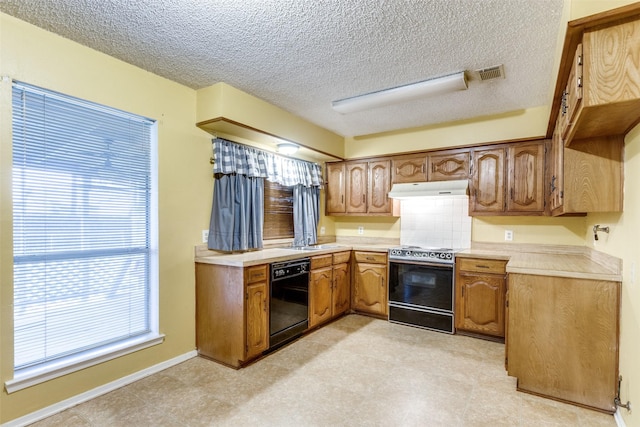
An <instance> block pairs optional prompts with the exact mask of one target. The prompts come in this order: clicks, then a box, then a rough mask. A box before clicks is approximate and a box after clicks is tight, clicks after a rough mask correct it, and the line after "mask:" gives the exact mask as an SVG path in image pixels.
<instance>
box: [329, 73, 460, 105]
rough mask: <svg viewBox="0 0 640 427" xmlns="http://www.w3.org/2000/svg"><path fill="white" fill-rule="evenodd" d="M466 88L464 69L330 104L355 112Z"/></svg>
mask: <svg viewBox="0 0 640 427" xmlns="http://www.w3.org/2000/svg"><path fill="white" fill-rule="evenodd" d="M465 89H467V79H466V78H465V75H464V71H461V72H459V73H456V74H450V75H448V76H443V77H438V78H435V79H430V80H423V81H421V82H417V83H411V84H408V85H404V86H398V87H394V88H391V89H384V90H380V91H377V92H371V93H367V94H364V95H358V96H353V97H351V98H345V99H340V100H338V101H333V102H332V103H331V106H332V107H333V109H334V110H336V111H337V112H339V113H342V114H347V113H355V112H357V111H362V110H368V109H371V108H377V107H382V106H385V105H390V104H398V103H400V102H406V101H413V100H415V99H419V98H423V97H425V96H432V95H438V94H441V93H447V92H454V91H457V90H465Z"/></svg>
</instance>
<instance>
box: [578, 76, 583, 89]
mask: <svg viewBox="0 0 640 427" xmlns="http://www.w3.org/2000/svg"><path fill="white" fill-rule="evenodd" d="M578 87H582V76H580V77H578Z"/></svg>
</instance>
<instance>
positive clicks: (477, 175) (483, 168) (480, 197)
mask: <svg viewBox="0 0 640 427" xmlns="http://www.w3.org/2000/svg"><path fill="white" fill-rule="evenodd" d="M473 156H474V172H473V194H472V209H471V210H472V211H473V212H502V211H504V149H503V148H497V149H492V150H481V151H475V152H474V154H473Z"/></svg>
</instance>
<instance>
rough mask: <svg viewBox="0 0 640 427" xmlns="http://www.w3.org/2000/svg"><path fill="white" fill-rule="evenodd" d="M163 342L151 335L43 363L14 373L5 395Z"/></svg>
mask: <svg viewBox="0 0 640 427" xmlns="http://www.w3.org/2000/svg"><path fill="white" fill-rule="evenodd" d="M163 341H164V335H163V334H157V333H151V334H147V335H144V336H142V337H136V338H132V339H130V340H127V341H122V342H120V343H117V344H113V345H110V346H106V347H102V348H99V349H95V350H91V351H87V352H84V353H81V354H78V355H74V356H70V357H67V358H64V359H61V360H56V361H55V362H50V363H45V364H42V365H38V366H35V367H31V368H26V369H21V370H19V371H16V372H15V373H14V378H13V379H11V380H9V381H7V382H5V383H4V387H5V389H6V390H7V393H9V394H10V393H13V392H16V391H19V390H22V389H25V388H27V387H31V386H34V385H37V384H40V383H43V382H45V381H49V380H52V379H54V378H58V377H61V376H63V375H67V374H70V373H72V372H76V371H79V370H81V369H85V368H88V367H90V366H94V365H97V364H99V363H103V362H106V361H108V360H112V359H115V358H117V357H120V356H124V355H126V354H130V353H133V352H136V351H139V350H142V349H145V348H148V347H151V346H154V345H157V344H161V343H162V342H163Z"/></svg>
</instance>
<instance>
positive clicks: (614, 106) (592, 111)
mask: <svg viewBox="0 0 640 427" xmlns="http://www.w3.org/2000/svg"><path fill="white" fill-rule="evenodd" d="M596 17H597V16H596ZM585 28H586V29H585V30H584V33H583V34H582V43H581V44H577V45H572V44H571V43H569V44H568V45H569V46H570V47H571V48H572V49H573V51H571V52H565V53H564V55H565V59H564V61H565V62H566V64H567V65H568V64H569V61H573V62H572V63H571V66H570V67H569V66H564V67H563V66H561V68H560V70H561V71H560V73H561V75H560V77H559V81H564V79H563V77H564V76H563V75H562V73H563V72H565V73H566V71H565V70H569V74H568V76H567V77H566V78H567V84H566V89H565V93H566V94H565V95H564V96H563V98H564V102H563V103H562V105H560V106H559V108H560V112H559V114H562V113H563V110H566V111H565V113H566V120H565V122H563V123H562V136H563V138H564V139H565V144H567V145H571V144H572V143H573V141H577V140H581V139H585V138H592V137H597V136H609V135H624V134H626V133H627V132H628V131H629V130H631V128H633V127H634V126H635V125H636V124H637V123H638V121H639V120H640V73H638V68H639V67H640V63H639V59H638V51H640V19H638V18H637V16H636V18H635V19H634V20H630V19H617V20H616V19H615V15H612V14H608V15H605V14H602V15H601V18H597V19H594V20H593V22H590V23H589V24H588V25H586V26H585ZM567 37H571V34H568V35H567ZM573 37H574V38H577V39H578V40H579V35H578V36H577V37H576V36H573Z"/></svg>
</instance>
